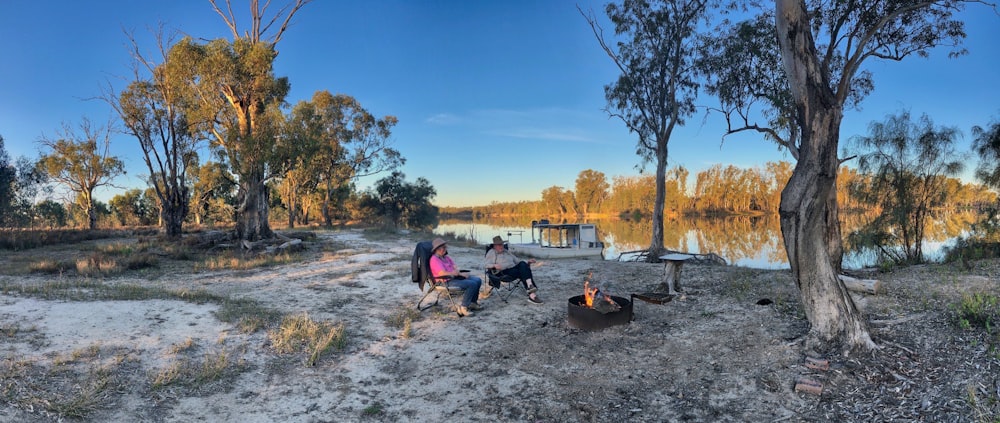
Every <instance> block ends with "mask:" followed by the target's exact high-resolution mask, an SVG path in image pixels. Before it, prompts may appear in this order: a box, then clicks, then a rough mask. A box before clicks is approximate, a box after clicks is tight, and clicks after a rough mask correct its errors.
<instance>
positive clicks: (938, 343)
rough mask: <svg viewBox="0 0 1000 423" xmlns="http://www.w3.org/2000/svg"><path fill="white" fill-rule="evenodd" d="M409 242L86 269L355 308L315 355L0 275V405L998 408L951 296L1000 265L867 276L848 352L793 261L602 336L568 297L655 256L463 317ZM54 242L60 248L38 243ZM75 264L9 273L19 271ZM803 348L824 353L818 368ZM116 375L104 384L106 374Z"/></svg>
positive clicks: (991, 283) (990, 415)
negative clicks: (803, 294)
mask: <svg viewBox="0 0 1000 423" xmlns="http://www.w3.org/2000/svg"><path fill="white" fill-rule="evenodd" d="M414 242H415V239H414V237H413V236H411V235H386V234H373V233H368V232H365V231H362V230H354V229H350V230H340V231H329V232H318V239H317V240H316V241H314V242H310V243H309V244H310V245H309V246H308V251H310V252H312V253H309V254H307V256H306V259H305V260H303V261H301V262H294V263H289V264H283V265H276V266H271V267H264V268H258V269H250V270H226V271H207V270H202V271H197V272H170V273H165V274H139V275H122V276H117V277H114V278H107V279H102V280H96V281H93V280H91V282H94V283H97V284H106V285H135V286H142V287H150V288H154V287H155V288H169V289H180V290H189V291H191V292H194V291H205V292H210V293H214V294H216V295H219V296H225V297H228V298H233V299H249V300H253V301H255V302H257V303H259V304H261V305H263V306H266V307H268V308H269V309H273V310H276V311H278V312H280V313H283V314H285V315H307V316H308V317H309V318H310V319H312V320H314V321H319V322H330V323H342V324H343V325H344V327H345V329H346V330H345V333H346V336H345V342H344V345H343V348H342V349H339V350H333V351H331V352H330V353H328V354H325V355H323V356H321V357H320V359H319V360H318V361H317V362H316V364H315V366H306V365H305V364H304V362H305V361H306V359H307V358H308V357H305V356H304V355H303V354H281V353H278V352H276V351H275V349H274V345H273V341H272V338H270V337H269V335H268V333H267V331H264V330H261V331H257V332H254V333H250V334H247V333H243V332H241V331H240V330H239V328H237V327H235V325H233V324H229V323H223V322H221V321H220V320H219V319H218V317H217V313H218V311H219V308H220V307H219V305H217V304H214V303H210V302H205V303H197V302H190V301H181V300H163V299H155V300H141V301H63V300H43V299H39V298H37V297H36V296H32V295H27V294H23V293H18V292H16V290H5V291H4V292H5V293H4V294H3V295H0V327H2V328H3V331H0V333H2V336H3V342H2V344H0V345H2V357H3V366H2V369H3V370H2V371H3V374H4V378H3V382H0V383H3V386H2V391H0V392H3V393H4V395H3V396H2V397H0V398H2V401H3V402H2V403H0V420H3V421H59V420H60V419H65V418H67V417H73V416H72V415H66V414H60V408H53V407H49V406H47V405H46V403H47V404H49V405H51V404H54V403H60V401H61V400H70V399H74V398H75V399H80V400H87V401H89V403H88V404H90V405H89V406H87V407H80V408H79V410H82V411H85V413H82V414H83V416H82V420H85V421H155V422H187V421H225V422H230V421H240V422H256V421H261V422H263V421H285V422H325V421H330V422H333V421H336V422H345V421H346V422H352V421H357V422H368V421H373V422H374V421H378V422H398V421H414V422H416V421H440V420H458V421H545V422H549V421H552V422H555V421H560V422H561V421H593V422H598V421H599V422H661V421H698V422H717V421H810V422H815V421H831V422H832V421H838V422H839V421H901V420H922V421H995V420H996V419H997V418H998V417H1000V405H997V404H998V400H1000V391H998V386H1000V385H998V383H1000V382H998V378H997V374H1000V372H998V366H1000V355H998V354H997V352H996V351H997V350H996V347H995V346H996V344H997V343H998V341H997V338H996V335H988V334H986V333H985V332H984V331H983V330H981V329H980V330H973V329H963V328H961V327H960V326H959V324H958V322H957V321H956V319H955V311H954V308H953V307H954V305H955V304H958V303H960V302H961V299H962V295H963V294H969V293H989V294H991V295H1000V287H998V285H1000V283H998V281H997V279H996V276H995V275H998V274H1000V261H997V260H987V261H979V262H973V263H971V266H972V268H971V269H970V270H966V269H962V268H956V267H953V266H949V265H944V266H931V265H928V266H917V267H911V268H906V269H901V270H898V271H896V272H893V273H890V274H879V275H865V276H868V277H877V278H879V279H881V280H882V282H883V286H884V287H885V292H884V293H882V294H879V295H873V296H868V295H859V296H858V297H857V300H858V304H859V306H860V307H861V308H862V310H864V312H865V315H866V316H867V318H868V321H869V325H870V328H871V331H872V335H873V337H874V338H875V341H876V342H877V343H878V344H879V345H880V347H881V348H880V349H879V350H877V351H875V352H873V353H871V354H869V355H864V356H857V357H844V356H840V355H838V354H836V353H835V352H832V351H806V350H803V349H802V347H801V343H799V342H798V340H799V339H801V337H802V336H803V335H804V334H805V333H806V332H807V331H808V322H807V321H806V320H805V318H804V316H803V314H802V311H801V307H800V305H799V300H798V293H797V292H796V289H795V286H794V282H793V281H792V280H791V277H790V275H789V272H788V271H782V270H755V269H748V268H741V267H732V266H714V265H687V266H685V267H684V268H683V273H682V284H683V286H684V288H686V290H687V293H686V295H685V296H683V297H679V298H676V299H674V300H673V301H670V302H668V303H665V304H661V305H657V304H651V303H645V302H637V303H636V304H634V313H635V320H634V321H632V322H631V323H630V324H626V325H621V326H614V327H611V328H608V329H605V330H602V331H595V332H588V331H582V330H579V329H576V328H573V327H571V326H569V325H568V324H567V299H568V298H570V297H572V296H575V295H580V294H582V290H583V282H584V280H586V279H588V278H589V279H590V280H591V281H592V282H595V283H601V284H603V285H604V286H605V289H606V290H608V291H609V292H612V293H613V294H615V295H620V296H624V297H628V294H630V293H635V292H646V291H649V290H651V289H652V288H653V287H654V286H655V285H656V284H658V283H659V282H660V280H661V278H662V274H663V273H662V272H663V267H662V265H657V264H647V263H620V262H613V261H604V262H600V261H588V260H572V259H566V260H546V261H541V262H539V263H537V264H536V265H535V266H533V268H534V271H535V274H536V279H537V280H538V284H539V286H540V293H541V296H542V298H543V299H544V300H545V303H544V304H541V305H536V304H531V303H529V302H528V301H527V300H526V299H525V298H524V297H523V296H520V295H518V296H515V297H512V298H511V299H510V301H509V302H508V303H505V302H503V301H502V300H500V299H499V297H498V296H497V295H495V294H494V295H492V296H490V297H489V298H487V299H485V300H484V301H483V304H484V305H485V310H483V311H481V312H478V313H476V314H475V315H474V316H470V317H464V318H460V317H458V316H457V315H456V314H455V313H453V312H451V311H450V310H448V309H446V308H443V307H436V308H432V309H429V310H427V311H424V312H416V310H415V305H416V302H417V300H418V299H419V298H420V296H421V293H420V292H419V290H418V288H417V286H416V284H414V283H412V282H410V258H411V254H412V252H413V246H414ZM482 251H483V250H482V248H481V247H478V246H464V245H457V244H456V245H452V248H451V249H450V253H451V254H452V255H453V256H454V257H455V259H456V261H457V262H458V264H459V266H460V267H463V268H471V269H478V268H480V267H481V262H480V260H481V257H482ZM39 254H45V252H44V251H40V250H37V251H34V252H32V253H31V255H33V256H37V255H39ZM26 256H27V255H21V254H13V253H12V254H8V255H7V256H6V257H5V258H4V260H8V261H10V260H26V259H27V258H25V257H26ZM66 278H67V277H61V276H24V275H17V276H14V275H6V276H0V280H2V282H3V284H4V285H5V286H28V285H33V286H45V285H46V284H52V283H56V282H69V281H67V280H66ZM21 292H23V291H21ZM763 299H767V300H769V301H761V300H763ZM759 304H764V305H759ZM407 319H408V321H409V323H405V322H406V321H407ZM400 322H404V323H403V324H400ZM808 358H814V359H820V360H827V361H828V362H829V367H828V368H827V369H817V368H813V367H810V366H807V363H808V360H807V359H808ZM220 361H221V362H222V366H221V369H220V371H219V373H218V377H216V378H214V379H211V380H207V381H204V382H202V383H190V384H171V385H167V386H166V387H156V386H155V385H156V384H155V381H156V377H157V376H158V375H163V374H164V371H165V370H169V369H172V368H184V367H183V366H180V367H178V366H177V365H178V363H187V364H189V365H190V364H191V363H194V364H196V366H195V367H198V368H200V369H203V368H205V367H208V366H210V365H212V363H219V362H220ZM189 367H190V366H189ZM804 378H806V379H811V380H814V381H816V382H818V383H820V384H821V386H822V390H821V392H819V393H818V394H817V393H809V392H805V391H802V390H796V382H798V381H801V380H802V379H804ZM101 381H104V382H106V383H107V384H108V385H109V386H110V387H111V388H107V389H98V388H100V386H99V385H96V384H95V383H99V382H101ZM39 385H45V386H44V387H42V386H39ZM88 392H89V393H92V395H89V394H88ZM33 399H34V400H33ZM63 409H65V408H63Z"/></svg>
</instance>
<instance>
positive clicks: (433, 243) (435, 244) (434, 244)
mask: <svg viewBox="0 0 1000 423" xmlns="http://www.w3.org/2000/svg"><path fill="white" fill-rule="evenodd" d="M447 243H448V241H445V240H443V239H441V238H434V241H431V251H436V250H437V249H438V247H440V246H442V245H445V244H447Z"/></svg>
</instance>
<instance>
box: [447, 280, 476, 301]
mask: <svg viewBox="0 0 1000 423" xmlns="http://www.w3.org/2000/svg"><path fill="white" fill-rule="evenodd" d="M477 280H479V279H478V278H477ZM480 283H481V281H480ZM480 283H476V282H474V281H473V280H472V278H468V279H452V280H450V281H448V288H455V289H464V290H465V293H464V294H463V296H462V307H468V306H469V304H472V303H473V302H475V301H473V298H478V297H479V285H480ZM473 289H475V291H473ZM470 293H471V295H470Z"/></svg>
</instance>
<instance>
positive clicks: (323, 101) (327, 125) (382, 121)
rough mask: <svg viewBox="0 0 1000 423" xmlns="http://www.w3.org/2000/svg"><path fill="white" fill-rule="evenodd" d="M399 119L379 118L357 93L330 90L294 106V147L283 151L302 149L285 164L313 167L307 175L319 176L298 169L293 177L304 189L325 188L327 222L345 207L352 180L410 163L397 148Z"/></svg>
mask: <svg viewBox="0 0 1000 423" xmlns="http://www.w3.org/2000/svg"><path fill="white" fill-rule="evenodd" d="M397 123H398V120H397V119H396V117H395V116H383V117H381V118H377V117H375V116H374V115H372V114H371V113H370V112H369V111H368V110H366V109H365V108H364V107H362V105H361V103H360V102H358V101H357V100H356V99H355V98H354V97H351V96H349V95H344V94H337V95H333V94H330V92H328V91H317V92H316V93H314V94H313V97H312V99H311V100H310V101H302V102H299V103H298V104H296V105H295V107H294V108H293V109H292V112H291V114H290V115H289V116H288V119H287V121H286V125H285V135H284V138H285V140H286V141H285V142H287V144H288V145H289V147H288V148H285V149H284V150H285V151H299V153H298V154H292V155H289V156H286V158H285V159H284V163H285V164H286V166H288V167H289V168H296V167H298V168H301V169H308V173H309V176H308V178H314V179H307V177H306V176H302V175H298V174H296V173H294V172H293V174H291V175H289V176H290V177H292V178H298V179H299V182H298V183H300V184H304V185H306V186H307V188H306V190H305V191H312V190H315V189H316V188H319V187H323V189H322V192H323V200H322V205H321V211H322V214H323V218H324V220H325V223H326V225H327V226H331V225H332V224H333V217H334V215H335V214H336V209H337V208H339V207H342V202H343V200H344V199H345V198H346V195H345V194H346V192H347V191H349V188H350V186H351V184H352V183H353V182H355V181H356V180H357V179H358V178H362V177H366V176H372V175H376V174H379V173H382V172H388V171H393V170H395V169H398V168H399V167H400V166H402V165H403V164H404V163H405V162H406V160H405V158H403V156H402V155H401V154H400V153H399V151H398V150H396V149H395V148H393V147H392V129H393V128H394V127H395V126H396V124H397ZM296 155H297V156H298V158H295V157H294V156H296ZM293 161H294V162H293ZM296 172H298V171H296ZM300 192H301V191H300ZM289 194H292V191H291V190H289Z"/></svg>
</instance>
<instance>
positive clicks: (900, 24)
mask: <svg viewBox="0 0 1000 423" xmlns="http://www.w3.org/2000/svg"><path fill="white" fill-rule="evenodd" d="M965 3H966V2H965V1H955V0H948V1H916V2H915V1H901V0H873V1H869V2H833V1H823V0H808V1H806V0H777V1H776V2H775V4H774V8H773V9H771V10H772V11H771V12H764V13H762V14H761V15H759V16H755V17H753V18H751V19H749V20H747V21H744V22H740V23H737V24H735V25H732V26H728V27H726V28H724V29H721V30H719V31H717V32H716V34H717V38H716V39H715V40H714V42H711V43H708V45H710V46H715V47H716V49H715V50H714V52H713V53H710V54H714V55H715V56H716V57H718V58H719V60H718V61H717V64H718V65H717V66H712V67H711V68H713V69H716V70H719V69H721V71H717V72H716V73H715V77H716V79H715V80H714V82H713V83H711V84H710V86H709V87H708V91H709V92H711V93H713V94H716V95H717V96H718V97H719V98H720V100H722V103H723V110H724V111H726V112H727V116H729V117H731V118H732V119H730V122H736V124H734V125H731V126H730V128H729V132H734V131H739V130H753V131H758V132H762V133H764V134H765V135H766V136H767V137H768V138H769V139H771V140H773V141H776V142H778V144H779V145H780V146H782V147H784V148H786V149H787V150H788V151H789V152H790V153H791V155H792V156H793V157H794V158H795V159H796V164H795V168H794V170H793V171H792V175H791V177H790V178H789V180H788V183H787V184H786V185H785V187H784V189H783V190H782V195H781V203H780V205H779V215H780V221H781V232H782V235H783V238H784V244H785V251H786V254H787V256H788V260H789V264H790V265H791V268H792V273H793V275H794V277H795V281H796V284H797V285H798V287H799V291H800V294H801V296H802V300H803V301H802V303H803V304H804V306H805V312H806V316H807V317H808V319H809V322H810V323H811V325H812V328H811V332H810V334H811V335H812V339H813V340H816V341H819V342H822V343H835V342H836V343H841V344H843V345H844V346H845V347H848V348H855V347H860V348H865V349H867V348H872V347H874V345H875V344H874V343H873V341H872V340H871V336H870V335H869V332H868V329H867V326H866V324H865V322H864V319H863V318H862V316H861V315H860V312H859V311H858V309H857V307H856V306H855V304H854V302H853V300H852V299H851V297H850V295H849V294H848V293H847V290H846V289H845V288H844V285H843V284H842V283H841V282H840V281H839V279H838V273H839V271H840V261H841V258H842V256H843V254H842V251H843V247H842V244H841V236H840V226H839V224H838V223H837V222H838V221H839V211H838V205H837V192H836V187H837V175H838V167H839V165H840V164H841V162H842V159H841V158H840V157H838V155H837V151H838V145H839V142H840V124H841V121H842V119H843V115H844V110H845V108H849V107H855V106H856V105H857V104H858V103H859V102H860V101H861V100H862V99H863V98H864V97H865V96H867V95H868V94H870V93H871V92H872V91H873V89H874V79H873V76H872V74H871V73H870V72H868V71H866V70H865V69H864V67H863V65H864V64H865V63H866V62H867V61H870V60H889V61H900V60H903V59H906V58H907V57H910V56H914V55H916V56H927V55H928V54H929V53H930V51H931V50H932V49H933V48H935V47H938V46H944V47H949V46H950V47H952V50H951V54H952V55H959V54H962V53H964V50H963V49H961V48H960V45H961V41H962V39H963V38H964V37H965V31H964V25H963V23H962V22H961V21H958V20H957V19H955V18H954V14H955V13H956V12H957V11H959V10H961V9H962V8H963V7H964V4H965ZM713 90H714V91H713ZM754 111H756V112H757V113H760V116H761V118H762V119H763V120H764V121H763V122H758V121H757V120H755V118H754V116H756V115H755V114H754Z"/></svg>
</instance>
